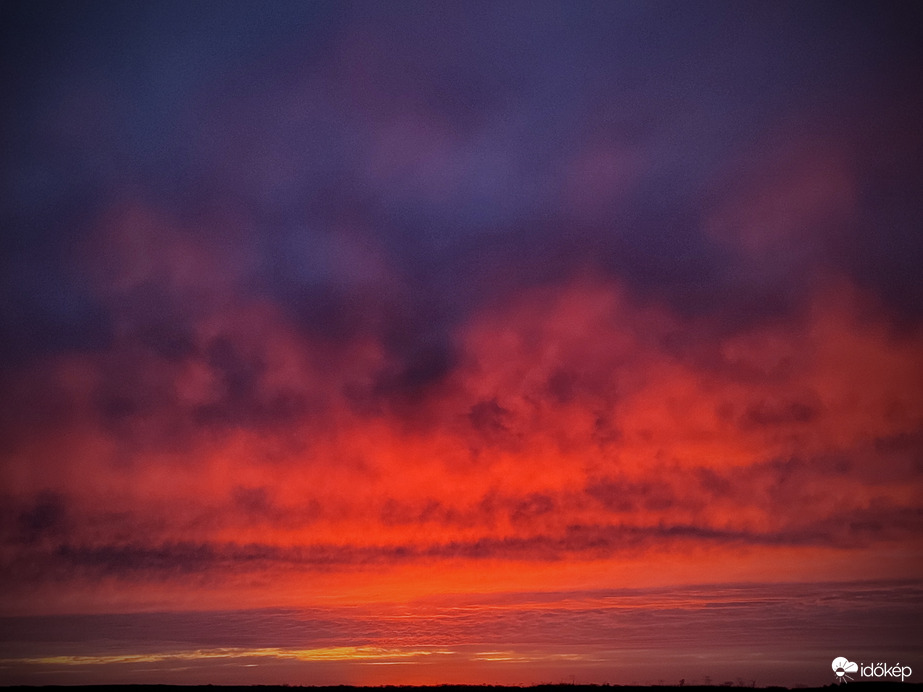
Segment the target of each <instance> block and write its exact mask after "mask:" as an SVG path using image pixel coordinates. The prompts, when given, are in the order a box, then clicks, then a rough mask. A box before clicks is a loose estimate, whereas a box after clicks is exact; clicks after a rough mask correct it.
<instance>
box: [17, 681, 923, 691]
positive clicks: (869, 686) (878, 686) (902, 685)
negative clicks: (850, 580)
mask: <svg viewBox="0 0 923 692" xmlns="http://www.w3.org/2000/svg"><path fill="white" fill-rule="evenodd" d="M0 687H2V686H0ZM727 687H737V686H736V685H734V686H731V685H710V686H705V685H685V686H679V685H568V684H559V685H531V686H522V687H511V686H504V685H425V686H418V685H381V686H377V687H354V686H351V685H338V686H319V687H312V686H308V685H305V686H298V685H283V686H279V685H247V686H233V685H72V686H70V685H69V686H60V685H44V686H38V685H36V686H27V685H18V686H7V687H3V689H4V690H7V691H9V692H15V691H16V690H22V691H23V692H26V691H27V690H33V691H34V690H43V691H45V692H55V691H58V690H59V691H60V692H93V691H95V690H100V691H102V692H292V690H306V691H307V692H365V691H376V692H383V691H388V690H400V691H401V692H416V691H419V692H519V691H521V690H530V691H534V692H605V691H606V690H607V689H609V688H616V689H618V691H619V692H632V691H633V690H657V691H658V692H672V691H673V690H676V691H677V692H714V690H715V689H717V688H727ZM838 687H839V686H838V685H836V684H834V683H831V684H830V685H825V686H823V687H797V688H789V687H780V686H769V687H756V688H755V689H758V690H779V691H782V690H789V689H798V690H802V691H806V690H830V689H831V688H838ZM748 688H749V686H747V687H744V688H739V687H738V689H748ZM750 689H752V688H750ZM873 689H874V690H884V691H888V690H894V691H895V692H896V691H898V690H900V692H923V683H911V682H890V681H889V682H875V681H861V682H851V683H848V687H845V688H844V692H849V691H850V690H852V691H853V692H855V691H856V690H873Z"/></svg>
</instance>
